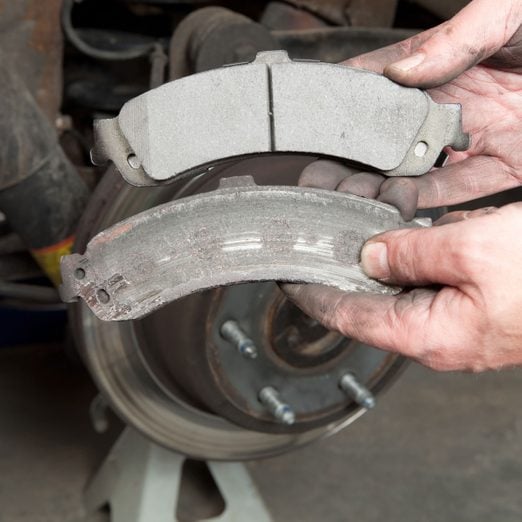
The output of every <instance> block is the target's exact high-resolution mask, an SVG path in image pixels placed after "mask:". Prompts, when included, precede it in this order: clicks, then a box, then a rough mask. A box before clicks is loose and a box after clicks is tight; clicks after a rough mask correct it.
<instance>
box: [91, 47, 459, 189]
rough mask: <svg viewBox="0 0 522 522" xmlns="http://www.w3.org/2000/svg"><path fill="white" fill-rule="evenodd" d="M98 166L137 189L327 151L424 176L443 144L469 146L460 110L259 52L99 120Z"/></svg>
mask: <svg viewBox="0 0 522 522" xmlns="http://www.w3.org/2000/svg"><path fill="white" fill-rule="evenodd" d="M95 133H96V146H95V149H94V150H93V154H92V158H93V161H94V162H95V163H97V164H103V163H105V162H107V161H112V162H114V164H115V165H116V167H117V169H118V170H119V172H120V173H121V174H122V175H123V177H124V178H125V179H126V180H127V181H128V182H129V183H131V184H133V185H136V186H146V185H155V184H160V183H165V182H172V181H174V180H177V179H181V178H184V177H187V176H192V175H195V174H198V173H202V172H204V171H205V170H206V169H207V168H208V167H210V166H214V165H215V164H216V163H217V162H219V161H222V160H226V159H230V158H235V157H243V156H248V155H252V154H263V153H300V154H312V155H319V156H327V157H331V158H336V159H339V160H342V161H348V162H352V163H354V164H357V165H361V166H362V167H363V168H364V169H365V170H373V171H377V172H381V173H383V174H385V175H387V176H418V175H421V174H425V173H426V172H428V171H429V170H430V169H431V168H432V167H433V166H434V165H435V164H436V162H437V159H438V158H439V157H440V155H441V152H442V151H443V149H444V148H445V147H447V146H451V147H453V149H455V150H465V149H466V148H468V146H469V136H468V135H467V134H465V133H463V131H462V124H461V107H460V105H457V104H438V103H435V102H434V101H433V100H432V99H431V98H430V97H429V95H428V94H427V93H426V92H424V91H421V90H419V89H412V88H407V87H402V86H400V85H397V84H396V83H394V82H392V81H390V80H388V79H387V78H385V77H384V76H381V75H378V74H375V73H372V72H368V71H363V70H359V69H354V68H350V67H346V66H342V65H334V64H327V63H320V62H305V61H292V60H290V59H289V58H288V55H287V54H286V52H284V51H270V52H265V53H260V54H259V55H258V57H257V59H256V60H255V61H254V62H252V63H249V64H240V65H235V66H227V67H223V68H221V69H216V70H212V71H207V72H204V73H200V74H196V75H193V76H189V77H186V78H182V79H180V80H177V81H174V82H170V83H168V84H166V85H164V86H161V87H159V88H157V89H154V90H152V91H149V92H147V93H145V94H143V95H141V96H138V97H137V98H135V99H133V100H131V101H129V102H128V103H126V104H125V105H124V106H123V108H122V110H121V112H120V114H119V116H118V117H117V118H114V119H107V120H99V121H97V122H96V124H95Z"/></svg>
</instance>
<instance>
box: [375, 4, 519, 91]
mask: <svg viewBox="0 0 522 522" xmlns="http://www.w3.org/2000/svg"><path fill="white" fill-rule="evenodd" d="M521 11H522V9H521V7H520V2H519V1H518V0H508V1H502V2H498V0H474V1H473V2H471V3H470V4H468V5H467V6H466V7H465V8H464V9H462V10H461V11H460V12H459V13H458V14H457V15H456V16H454V17H453V18H452V19H451V20H449V21H448V22H446V23H444V24H442V25H441V26H439V28H438V30H436V31H434V32H433V33H432V35H431V36H430V37H429V38H428V39H426V40H425V41H423V42H422V43H421V45H420V46H419V47H417V48H413V49H412V51H413V52H412V53H411V54H410V55H409V56H408V57H406V58H403V59H401V60H400V61H397V62H394V63H391V64H390V65H388V66H387V67H386V68H385V69H384V74H385V75H386V76H388V77H389V78H390V79H392V80H394V81H396V82H398V83H401V84H403V85H407V86H410V87H423V88H431V87H437V86H439V85H443V84H445V83H447V82H449V81H451V80H454V79H455V78H456V77H457V76H459V75H460V74H461V73H463V72H464V71H466V70H468V69H469V68H471V67H473V66H474V65H476V64H477V63H479V62H481V61H482V60H484V59H486V58H489V57H490V56H492V55H493V54H495V53H496V52H497V51H499V50H500V49H501V48H502V47H503V46H504V45H505V44H506V43H507V42H509V40H510V39H511V38H512V36H513V35H514V34H515V33H516V31H517V30H518V29H519V27H520V23H521V21H522V13H521Z"/></svg>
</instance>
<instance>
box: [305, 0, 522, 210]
mask: <svg viewBox="0 0 522 522" xmlns="http://www.w3.org/2000/svg"><path fill="white" fill-rule="evenodd" d="M521 23H522V1H520V0H502V1H501V2H499V1H498V0H474V1H473V2H471V3H470V4H469V5H468V6H467V7H465V8H464V9H463V10H462V11H460V13H458V14H457V15H456V16H455V17H454V18H453V19H451V20H449V21H448V22H445V23H443V24H442V25H440V26H438V27H435V28H434V29H431V30H429V31H426V32H424V33H421V34H419V35H417V36H414V37H413V38H410V39H409V40H406V41H404V42H400V43H398V44H395V45H392V46H390V47H386V48H384V49H380V50H377V51H374V52H372V53H368V54H365V55H362V56H359V57H357V58H354V59H352V60H349V61H348V62H346V64H347V65H350V66H353V67H359V68H363V69H368V70H372V71H375V72H379V73H384V74H385V75H386V76H388V77H389V78H391V79H392V80H394V81H396V82H398V83H400V84H403V85H407V86H412V87H423V88H430V89H429V93H430V95H431V96H432V97H433V99H434V100H435V101H437V102H441V103H460V104H461V105H462V109H463V110H462V112H463V124H464V130H465V131H466V132H469V133H470V134H471V137H472V144H471V148H470V149H469V150H468V151H466V152H454V151H449V162H448V165H447V166H446V167H444V168H441V169H436V170H433V171H432V172H430V173H429V174H426V175H424V176H420V177H418V178H392V179H389V180H387V181H384V179H385V178H384V177H382V176H378V175H375V174H371V175H360V174H358V175H356V176H355V177H354V178H353V179H350V177H351V176H350V174H351V172H350V171H347V170H345V169H344V167H342V166H341V165H335V164H330V165H328V167H327V168H326V169H325V168H324V164H322V162H318V163H314V164H312V165H310V166H309V167H308V168H307V169H306V171H305V172H304V173H303V175H302V177H301V184H302V185H305V186H311V187H318V188H331V189H335V188H336V186H337V185H338V184H339V182H340V181H341V180H343V179H344V181H343V185H342V186H341V187H340V189H341V190H343V191H346V192H353V193H355V194H358V195H361V196H364V197H370V198H377V199H379V200H380V201H383V202H385V203H390V204H393V205H395V206H397V207H398V208H399V209H400V210H401V212H402V214H403V216H404V217H405V218H406V219H411V218H412V217H413V214H414V212H415V210H416V208H433V207H439V206H444V205H453V204H456V203H462V202H465V201H470V200H472V199H476V198H479V197H482V196H486V195H490V194H494V193H497V192H501V191H503V190H507V189H510V188H513V187H516V186H518V185H520V184H521V183H522V74H520V73H521V72H522V29H521ZM484 60H486V61H484ZM477 64H478V65H477ZM383 182H384V183H383Z"/></svg>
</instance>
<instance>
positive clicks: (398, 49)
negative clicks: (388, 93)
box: [342, 26, 440, 74]
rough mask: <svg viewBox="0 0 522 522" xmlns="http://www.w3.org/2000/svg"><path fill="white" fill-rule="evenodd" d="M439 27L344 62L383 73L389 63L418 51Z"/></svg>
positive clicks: (358, 67)
mask: <svg viewBox="0 0 522 522" xmlns="http://www.w3.org/2000/svg"><path fill="white" fill-rule="evenodd" d="M439 27H440V26H438V27H434V28H432V29H429V30H428V31H424V32H422V33H420V34H417V35H415V36H412V37H411V38H408V39H407V40H403V41H402V42H398V43H395V44H392V45H388V46H387V47H382V48H381V49H377V50H376V51H371V52H369V53H365V54H361V55H359V56H356V57H354V58H350V59H349V60H346V61H344V62H342V63H343V65H347V66H349V67H356V68H357V69H365V70H367V71H373V72H376V73H379V74H382V73H383V72H384V68H385V67H386V66H387V65H389V64H391V63H394V62H397V61H399V60H401V59H403V58H406V57H407V56H409V55H410V54H412V53H413V52H414V51H416V50H417V49H418V48H419V47H420V46H421V45H422V44H423V43H424V42H425V41H426V40H428V39H429V38H430V37H431V36H432V35H433V34H435V33H436V32H437V31H438V30H439Z"/></svg>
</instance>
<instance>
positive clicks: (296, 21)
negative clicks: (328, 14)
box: [261, 2, 329, 31]
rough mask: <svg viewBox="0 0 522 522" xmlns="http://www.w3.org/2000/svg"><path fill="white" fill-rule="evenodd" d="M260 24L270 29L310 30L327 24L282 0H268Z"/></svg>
mask: <svg viewBox="0 0 522 522" xmlns="http://www.w3.org/2000/svg"><path fill="white" fill-rule="evenodd" d="M261 24H263V25H264V26H265V27H268V28H269V29H271V30H272V31H276V30H288V29H291V30H297V31H303V30H310V29H317V28H323V27H328V26H329V24H328V23H327V22H326V21H325V20H323V19H322V18H319V17H318V16H315V15H314V14H313V13H311V12H309V11H304V10H303V9H299V8H297V7H295V6H293V5H288V4H286V3H283V2H270V3H268V4H267V6H266V7H265V10H264V11H263V15H262V17H261Z"/></svg>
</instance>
